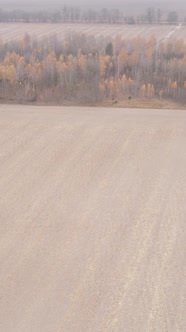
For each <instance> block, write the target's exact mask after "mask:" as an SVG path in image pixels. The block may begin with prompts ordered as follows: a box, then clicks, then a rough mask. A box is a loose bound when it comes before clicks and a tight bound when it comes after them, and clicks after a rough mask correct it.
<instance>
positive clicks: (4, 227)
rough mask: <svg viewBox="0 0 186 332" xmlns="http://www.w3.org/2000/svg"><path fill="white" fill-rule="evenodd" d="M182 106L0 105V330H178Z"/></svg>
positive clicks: (183, 291) (185, 160) (184, 176)
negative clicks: (148, 108) (70, 106)
mask: <svg viewBox="0 0 186 332" xmlns="http://www.w3.org/2000/svg"><path fill="white" fill-rule="evenodd" d="M185 147H186V112H185V111H174V110H169V111H166V110H162V111H161V110H138V109H137V110H134V109H130V110H128V109H126V110H124V109H114V110H113V109H106V108H105V109H104V108H102V109H101V108H100V109H99V108H97V109H94V108H84V109H83V108H60V107H48V108H47V107H31V106H27V107H25V106H3V105H1V106H0V219H1V222H0V266H1V269H0V284H1V288H0V331H2V332H25V331H29V332H60V331H64V332H75V331H77V332H88V331H89V332H90V331H91V332H98V331H100V332H103V331H109V332H113V331H114V332H123V331H127V332H150V331H153V332H160V331H161V332H165V331H166V332H167V331H169V332H176V331H177V332H178V331H179V332H183V331H186V316H185V310H186V305H185V295H186V282H185V276H186V268H185V267H186V265H185V254H186V238H185V231H186V227H185V220H186V205H185V202H186V149H185Z"/></svg>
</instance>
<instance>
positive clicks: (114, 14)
mask: <svg viewBox="0 0 186 332" xmlns="http://www.w3.org/2000/svg"><path fill="white" fill-rule="evenodd" d="M178 21H180V19H179V16H178V14H177V12H176V11H169V12H168V13H167V14H165V13H163V12H162V10H161V9H160V8H158V9H156V8H154V7H149V8H147V10H146V11H145V12H144V13H142V14H141V15H135V16H131V15H127V13H126V12H124V11H122V10H120V9H117V8H116V9H114V8H112V9H108V8H102V9H101V10H95V9H86V10H82V9H80V8H77V7H70V6H63V7H62V8H60V9H59V10H56V11H55V10H51V11H48V10H34V11H31V10H30V11H25V10H21V9H20V10H3V9H0V22H54V23H56V22H87V23H109V24H116V23H120V24H121V23H126V24H140V23H142V24H144V23H148V24H160V23H166V24H176V23H177V22H178ZM181 21H182V23H183V21H185V22H186V18H185V20H184V19H182V20H181Z"/></svg>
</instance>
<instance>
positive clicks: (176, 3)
mask: <svg viewBox="0 0 186 332" xmlns="http://www.w3.org/2000/svg"><path fill="white" fill-rule="evenodd" d="M11 4H12V5H14V6H21V5H22V6H25V7H27V6H30V7H32V6H33V5H35V6H38V7H41V6H43V7H45V6H46V7H47V6H48V5H49V6H50V7H52V6H55V5H58V6H60V7H61V6H62V5H63V4H66V5H73V6H79V7H82V6H83V7H89V8H93V7H99V8H103V7H115V8H116V7H119V8H125V6H129V7H132V6H134V7H135V5H136V6H137V7H140V6H142V7H143V8H144V6H145V7H151V6H155V7H157V6H160V7H162V6H163V7H165V6H166V7H167V9H169V6H171V7H174V8H175V9H176V8H178V7H180V4H182V7H183V8H184V7H186V0H0V7H1V6H2V7H3V6H10V5H11Z"/></svg>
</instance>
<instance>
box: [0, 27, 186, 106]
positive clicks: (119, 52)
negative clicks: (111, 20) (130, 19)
mask: <svg viewBox="0 0 186 332" xmlns="http://www.w3.org/2000/svg"><path fill="white" fill-rule="evenodd" d="M124 98H128V99H131V98H143V99H144V98H148V99H151V98H159V99H164V98H166V99H167V98H170V99H172V100H175V101H179V102H183V103H184V102H186V43H185V41H184V40H182V39H178V40H168V41H165V42H162V43H160V44H158V42H157V40H156V39H155V38H154V37H151V38H150V39H148V40H146V39H143V38H140V37H136V38H133V39H130V40H128V39H124V38H122V37H121V36H120V35H118V36H117V37H115V38H110V37H106V38H105V37H99V38H95V37H94V36H86V35H84V34H75V33H73V34H69V36H67V37H66V38H65V39H64V40H59V39H58V37H57V36H56V35H54V36H51V37H46V38H43V39H39V40H38V39H37V38H36V37H31V36H29V35H28V34H26V35H25V36H24V38H22V39H20V40H14V41H11V42H6V43H5V42H1V43H0V100H1V102H5V101H12V102H18V103H21V102H44V103H48V102H55V103H59V104H60V103H63V102H64V101H71V102H74V103H81V104H86V103H94V102H101V101H105V100H112V101H113V103H114V102H117V101H118V100H122V99H124Z"/></svg>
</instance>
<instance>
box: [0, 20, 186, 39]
mask: <svg viewBox="0 0 186 332" xmlns="http://www.w3.org/2000/svg"><path fill="white" fill-rule="evenodd" d="M74 31H75V32H79V33H86V34H89V35H94V36H95V37H98V36H104V37H105V36H113V37H114V36H116V35H118V34H121V35H122V36H123V37H125V38H134V37H138V36H140V37H143V38H150V37H151V36H155V37H156V38H157V39H158V40H162V39H163V40H165V39H168V38H182V39H184V40H186V26H180V27H179V29H175V26H158V25H145V24H144V25H134V26H129V25H117V24H116V25H108V24H62V23H61V24H60V23H59V24H53V23H51V24H50V23H48V24H47V23H40V24H39V23H38V24H35V23H33V24H32V23H27V24H25V23H0V38H1V39H2V40H11V39H17V38H21V37H23V36H24V34H25V33H29V34H30V35H35V36H37V37H44V36H49V35H52V34H57V36H58V37H59V38H60V37H61V38H63V37H64V36H66V35H68V34H69V33H72V32H74ZM172 32H174V33H172Z"/></svg>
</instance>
